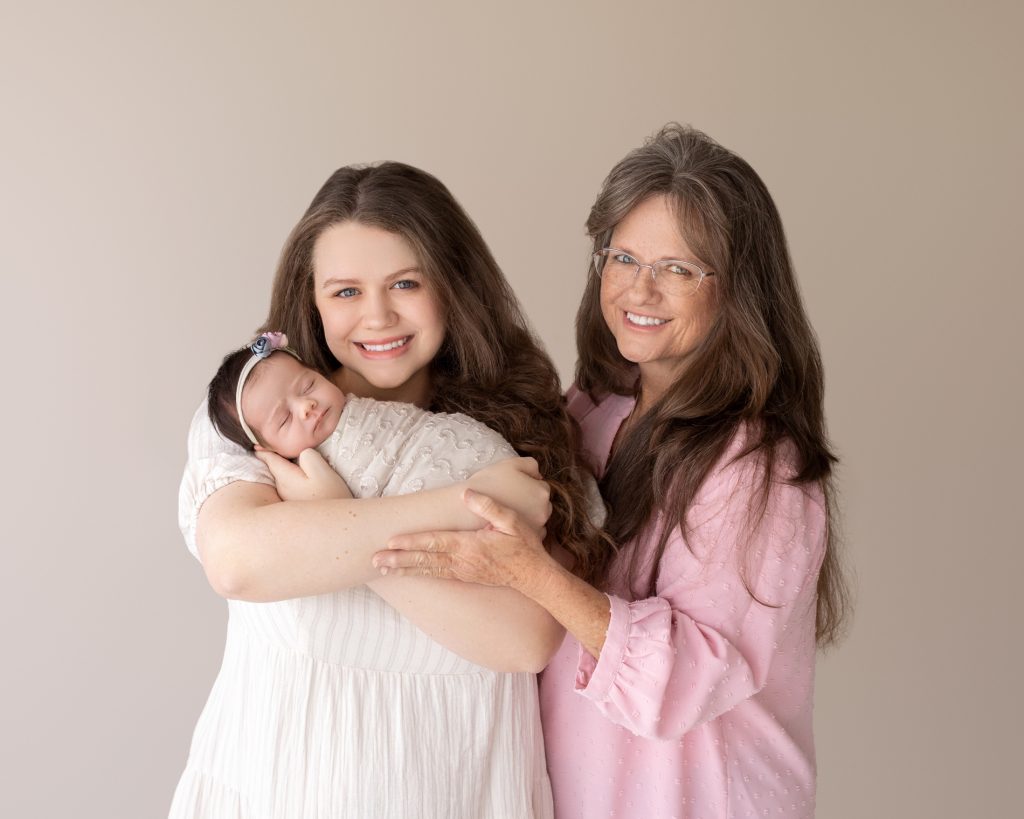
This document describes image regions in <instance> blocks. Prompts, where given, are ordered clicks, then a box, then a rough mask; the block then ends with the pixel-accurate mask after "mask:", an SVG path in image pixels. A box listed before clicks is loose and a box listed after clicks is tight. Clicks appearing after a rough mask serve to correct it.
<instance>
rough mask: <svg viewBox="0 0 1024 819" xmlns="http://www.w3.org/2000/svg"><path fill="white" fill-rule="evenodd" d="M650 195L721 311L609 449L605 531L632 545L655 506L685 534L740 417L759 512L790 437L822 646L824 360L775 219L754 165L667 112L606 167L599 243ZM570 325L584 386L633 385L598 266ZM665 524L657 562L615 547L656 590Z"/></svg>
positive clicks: (604, 562)
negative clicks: (815, 522)
mask: <svg viewBox="0 0 1024 819" xmlns="http://www.w3.org/2000/svg"><path fill="white" fill-rule="evenodd" d="M656 194H664V195H666V196H668V197H669V201H670V202H671V203H672V206H673V208H674V210H675V211H676V213H677V215H678V218H679V227H680V231H681V233H682V235H683V236H684V237H685V239H686V242H687V244H688V245H689V246H690V248H691V249H692V250H693V252H694V253H695V254H697V256H698V257H699V258H700V259H701V260H702V261H703V262H705V263H706V264H707V265H708V266H709V269H710V270H712V271H714V273H715V276H714V279H713V280H708V282H705V284H704V285H702V286H706V285H707V284H708V283H709V282H711V281H713V282H714V284H713V286H714V287H716V288H717V293H716V302H717V308H716V312H717V315H716V317H715V318H714V320H713V324H712V326H711V329H710V331H709V332H708V334H707V337H706V338H705V340H704V341H703V343H701V344H700V345H699V347H698V348H697V349H696V350H694V351H693V352H692V353H691V354H690V356H689V357H688V360H687V362H686V367H685V369H684V370H683V371H682V374H681V375H680V376H679V378H678V379H677V380H676V382H675V383H674V384H673V385H672V386H671V387H670V389H669V390H668V391H667V392H666V394H665V395H664V396H662V397H661V399H660V400H658V401H657V403H656V404H655V405H654V406H653V407H652V408H651V409H650V410H649V411H648V412H647V413H646V415H645V416H644V417H643V418H642V419H640V420H639V421H638V422H637V423H636V425H635V426H634V427H633V428H632V429H631V430H630V431H629V432H628V433H627V435H626V437H625V438H624V440H623V441H622V442H621V443H620V445H619V446H618V447H617V448H616V450H615V453H614V455H613V457H612V459H611V461H610V463H609V464H608V468H607V471H606V472H605V475H604V478H603V479H602V482H601V490H602V494H603V495H604V498H605V500H606V502H607V503H608V505H609V518H608V520H607V522H606V524H605V529H606V531H607V532H608V534H609V535H611V537H612V539H613V540H614V541H615V542H616V543H619V544H626V543H629V542H630V541H631V540H632V539H633V538H634V537H635V536H636V535H638V534H639V533H640V531H641V530H642V529H643V527H644V525H645V524H646V523H647V521H648V520H649V519H650V517H651V515H652V514H654V513H655V511H657V510H662V511H663V512H664V513H665V514H666V515H667V516H668V519H669V520H670V521H673V522H676V523H678V524H679V525H680V526H681V527H682V529H683V531H684V532H685V531H686V515H687V510H688V509H689V507H690V504H691V503H692V502H693V500H694V498H695V496H696V494H697V491H698V490H699V488H700V486H701V484H702V483H703V482H704V481H705V479H706V478H707V477H708V474H709V473H710V471H711V469H712V468H713V467H714V466H715V464H716V462H717V461H718V460H719V459H720V458H721V457H722V455H723V454H724V452H725V451H726V449H727V447H728V445H729V443H730V442H731V441H732V440H733V439H734V437H735V436H736V435H737V433H738V432H739V430H740V427H741V425H745V426H746V427H748V428H749V429H750V430H751V432H752V433H753V434H752V435H751V437H750V439H749V444H748V446H747V447H746V449H745V452H744V453H743V455H749V454H754V455H755V457H758V458H760V459H761V464H762V465H763V466H764V472H763V474H764V481H763V485H762V486H761V487H760V490H761V491H760V505H759V508H758V509H753V510H751V513H752V515H753V518H754V520H753V521H752V524H753V523H756V521H757V520H759V519H760V517H761V516H762V515H763V513H764V506H765V504H766V503H767V500H768V492H769V489H770V481H771V479H772V475H773V471H774V469H775V467H776V464H777V459H778V458H779V456H780V451H781V448H782V447H787V448H789V447H792V450H790V451H795V453H796V459H797V464H796V467H797V474H796V475H795V477H794V478H793V479H792V480H793V482H794V483H797V484H818V485H820V486H821V487H822V489H823V491H824V493H825V499H826V514H827V532H828V534H827V538H828V540H827V543H826V549H825V557H824V562H823V564H822V566H821V571H820V574H819V577H818V600H817V624H816V625H817V628H816V634H817V639H818V643H819V645H822V646H825V645H828V644H830V643H833V642H835V641H836V640H837V639H838V637H839V636H840V634H841V630H842V626H843V622H844V618H845V614H846V611H847V609H848V595H847V587H846V584H845V582H844V579H843V575H842V571H841V566H840V563H839V560H838V556H837V553H836V546H837V537H836V535H835V529H836V527H835V517H836V516H835V512H834V503H833V499H834V490H833V487H832V469H833V466H834V464H835V463H836V458H835V456H834V455H833V454H832V452H831V450H830V448H829V444H828V440H827V437H826V433H825V421H824V375H823V371H822V365H821V357H820V355H819V353H818V344H817V340H816V338H815V335H814V331H813V330H812V329H811V325H810V322H809V321H808V319H807V315H806V313H805V312H804V308H803V304H802V303H801V299H800V294H799V290H798V288H797V284H796V279H795V277H794V275H793V269H792V264H791V262H790V258H789V251H788V249H787V246H786V239H785V235H784V233H783V230H782V220H781V219H780V217H779V213H778V211H777V209H776V207H775V203H774V202H773V201H772V198H771V196H770V195H769V193H768V189H767V188H766V187H765V185H764V183H763V182H762V181H761V179H760V177H758V175H757V174H756V173H755V172H754V169H753V168H751V167H750V165H748V164H747V163H746V162H745V161H744V160H743V159H741V158H740V157H738V156H736V155H735V154H734V153H732V152H731V151H728V150H726V149H725V148H723V147H722V146H720V145H719V144H718V143H716V142H715V141H714V140H712V139H711V138H710V137H708V136H706V135H705V134H703V133H701V132H700V131H697V130H694V129H692V128H688V127H684V126H680V125H677V124H675V123H672V124H669V125H667V126H665V128H663V129H662V130H661V131H660V132H659V133H658V134H656V135H655V136H654V137H652V138H651V139H650V140H648V141H647V142H646V143H645V144H644V145H643V146H642V147H640V148H638V149H636V150H635V151H633V152H632V153H630V154H628V155H627V156H626V157H625V158H624V159H623V160H622V161H621V162H619V163H618V164H617V165H616V166H615V167H614V168H613V169H612V171H611V173H610V174H609V175H608V178H607V179H606V180H605V182H604V186H603V188H602V190H601V192H600V194H599V195H598V197H597V201H596V202H595V203H594V206H593V208H592V209H591V212H590V217H589V219H588V220H587V232H588V233H589V235H590V236H591V238H592V239H593V242H594V250H595V251H597V250H600V249H601V248H603V247H606V246H607V245H608V244H609V240H610V238H611V235H612V231H613V230H614V228H615V226H616V225H617V224H618V223H619V222H620V221H621V220H622V219H623V218H624V217H625V216H626V214H628V213H629V212H630V211H631V210H632V209H633V208H634V207H635V206H636V205H637V204H639V203H640V202H642V201H643V200H645V199H646V198H648V197H650V196H652V195H656ZM576 327H577V347H578V350H579V363H578V365H577V371H576V378H577V383H578V384H579V386H580V387H581V388H582V389H584V390H586V391H587V392H589V393H590V394H591V395H592V396H593V397H595V398H597V399H599V398H600V396H601V395H602V394H605V395H607V394H608V393H618V394H620V395H632V394H635V392H636V389H637V374H636V368H635V366H634V365H632V364H631V363H630V362H628V361H627V360H626V359H625V358H623V357H622V356H621V355H620V354H619V351H618V348H617V346H616V342H615V338H614V337H613V336H612V334H611V332H610V331H609V329H608V327H607V325H606V324H605V321H604V318H603V317H602V315H601V304H600V280H599V279H598V277H597V275H596V272H595V271H593V269H592V270H591V276H590V278H589V281H588V284H587V288H586V292H585V293H584V296H583V302H582V303H581V305H580V309H579V313H578V315H577V323H576ZM671 529H672V527H671V526H666V527H665V528H664V531H663V534H662V537H661V541H660V544H659V547H658V550H657V552H656V554H655V557H654V559H653V561H651V562H646V563H644V565H637V563H638V561H634V560H630V559H629V558H630V554H629V553H628V552H627V553H626V554H624V555H623V556H622V557H623V560H624V561H625V563H624V564H623V565H628V566H629V567H630V568H629V572H628V582H629V584H630V587H631V588H632V589H633V591H634V593H636V594H638V595H640V596H649V595H652V594H654V590H655V581H656V572H657V566H658V565H659V563H660V560H661V557H662V554H663V553H664V550H665V545H666V542H667V538H668V535H669V534H670V531H671ZM625 548H626V549H629V548H630V547H628V546H627V547H625ZM613 559H616V558H615V554H614V553H613V552H611V551H608V552H605V553H604V554H603V555H602V558H601V559H599V560H598V561H596V562H595V563H594V566H593V569H592V570H591V572H590V573H589V574H588V575H587V579H589V580H590V581H591V582H592V583H594V584H595V585H598V586H599V587H600V586H604V585H606V584H607V582H608V576H609V571H610V568H611V564H612V561H613ZM747 585H748V589H749V588H750V584H749V583H748V584H747ZM752 593H753V592H752ZM762 602H764V603H766V604H769V605H770V602H769V601H762Z"/></svg>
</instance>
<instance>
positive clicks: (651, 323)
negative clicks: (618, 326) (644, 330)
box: [626, 311, 668, 327]
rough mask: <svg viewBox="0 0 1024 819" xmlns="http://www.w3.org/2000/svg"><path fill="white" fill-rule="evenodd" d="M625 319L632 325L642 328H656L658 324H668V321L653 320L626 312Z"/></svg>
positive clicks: (649, 317) (651, 317)
mask: <svg viewBox="0 0 1024 819" xmlns="http://www.w3.org/2000/svg"><path fill="white" fill-rule="evenodd" d="M626 318H628V319H629V320H630V322H631V323H633V324H639V325H640V326H642V327H656V326H657V325H659V324H668V319H660V318H654V316H638V315H637V314H636V313H630V312H628V311H627V312H626Z"/></svg>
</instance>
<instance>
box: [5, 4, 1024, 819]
mask: <svg viewBox="0 0 1024 819" xmlns="http://www.w3.org/2000/svg"><path fill="white" fill-rule="evenodd" d="M0 9H2V11H0V123H2V128H0V229H2V232H3V240H2V242H0V273H2V305H3V314H4V317H3V326H2V327H0V334H2V337H3V338H4V339H5V342H6V343H5V350H6V355H5V356H4V362H5V365H6V368H7V373H6V376H5V377H4V383H5V386H4V390H3V400H2V402H0V430H3V438H4V447H3V451H4V453H5V456H6V457H5V458H4V469H3V492H2V498H3V504H4V506H3V515H2V524H0V525H2V527H3V530H2V531H3V535H2V545H3V551H2V556H3V560H2V569H0V572H2V577H3V584H2V593H0V623H2V628H3V643H2V650H3V668H4V670H3V674H2V676H0V709H2V710H0V716H2V724H0V815H3V816H5V817H12V819H13V817H18V818H19V819H21V818H22V817H72V816H73V817H105V818H106V817H125V818H126V819H129V818H130V819H134V818H135V817H159V816H161V815H164V814H165V812H166V810H167V807H168V804H169V801H170V797H171V793H172V791H173V788H174V784H175V782H176V780H177V777H178V775H179V773H180V771H181V768H182V766H183V764H184V762H185V757H186V754H187V750H188V743H189V738H190V736H191V732H192V728H193V726H194V724H195V720H196V717H197V716H198V714H199V711H200V708H201V707H202V704H203V702H204V700H205V697H206V695H207V693H208V691H209V688H210V684H211V683H212V681H213V677H214V675H215V673H216V670H217V667H218V663H219V660H220V653H221V649H222V646H223V639H224V628H225V605H224V603H223V601H221V600H220V599H219V598H217V597H216V596H215V595H214V594H213V592H212V591H210V589H209V587H208V586H207V585H206V583H205V581H204V578H203V576H202V573H201V571H200V569H199V566H198V565H197V564H196V563H195V561H193V560H192V558H191V557H190V556H189V555H188V553H187V552H186V550H185V548H184V546H183V544H182V542H181V539H180V536H179V534H178V532H177V528H176V522H175V495H176V489H177V483H178V479H179V475H180V470H181V468H182V465H183V461H184V436H185V430H186V427H187V424H188V420H189V417H190V415H191V412H192V410H193V409H194V408H195V406H196V405H197V403H198V402H199V400H200V397H201V394H202V390H203V387H204V385H205V383H206V381H207V380H208V378H209V377H210V375H211V374H212V371H213V369H214V368H215V365H216V363H217V361H218V358H219V356H220V355H221V354H223V353H224V351H225V350H227V349H229V348H231V347H233V346H237V345H239V344H240V343H242V342H244V341H245V340H246V339H247V338H248V337H249V335H250V333H251V331H252V330H253V328H255V327H256V326H257V325H258V324H259V323H260V321H261V320H262V318H263V316H264V314H265V310H266V307H267V303H268V297H269V290H270V280H271V275H272V271H273V268H274V264H275V261H276V256H277V253H278V251H279V249H280V247H281V245H282V243H283V241H284V239H285V236H286V234H287V233H288V231H289V229H290V228H291V226H292V225H293V224H294V222H295V221H296V220H297V219H298V217H299V215H300V214H301V212H302V211H303V209H304V208H305V206H306V205H307V204H308V202H309V200H310V198H311V197H312V195H313V193H314V192H315V191H316V189H317V188H318V186H319V185H320V183H321V182H322V181H323V180H324V179H325V178H326V177H327V175H328V174H329V173H330V172H331V171H332V170H334V169H335V168H336V167H338V166H340V165H342V164H346V163H351V162H358V161H370V160H376V159H383V158H395V159H401V160H404V161H407V162H410V163H413V164H416V165H419V166H422V167H424V168H426V169H428V170H430V171H432V172H433V173H435V174H437V175H438V176H439V177H440V178H441V179H442V180H444V181H445V182H446V183H447V184H448V185H449V186H450V187H451V189H452V191H453V192H454V193H455V195H456V196H457V197H458V198H459V199H460V200H461V202H462V203H463V204H464V205H465V206H466V208H467V210H468V211H469V212H470V213H471V214H472V216H473V217H474V219H475V220H476V221H477V222H478V224H479V225H480V227H481V229H482V231H483V234H484V235H485V236H486V237H487V239H488V241H489V242H490V243H491V246H492V247H493V249H494V251H495V253H496V255H497V257H498V259H499V261H500V262H501V263H502V265H503V267H504V269H505V271H506V272H507V274H508V276H509V278H510V279H511V281H512V283H513V285H514V287H515V289H516V291H517V292H518V293H519V294H520V296H521V297H522V300H523V302H524V304H525V307H526V310H527V312H528V313H529V315H530V317H531V319H532V321H533V322H534V325H535V327H536V329H537V331H538V333H539V334H540V336H541V337H542V339H543V340H544V342H545V344H546V345H547V346H548V348H549V349H550V350H551V352H552V354H553V356H554V357H555V359H556V361H557V363H558V365H559V367H560V370H561V372H562V374H563V377H564V378H566V379H567V378H568V377H569V376H570V374H571V372H572V365H573V361H574V349H573V316H574V311H575V307H576V302H577V300H578V298H579V295H580V293H581V291H582V284H583V279H584V275H585V268H586V254H587V246H586V242H585V240H584V237H583V228H582V226H583V221H584V218H585V216H586V213H587V210H588V207H589V205H590V203H591V201H592V199H593V197H594V195H595V194H596V192H597V189H598V187H599V185H600V183H601V180H602V178H603V176H604V174H605V173H606V172H607V171H608V169H609V168H610V167H611V165H612V164H613V163H614V162H615V161H616V160H618V159H619V158H620V157H621V156H622V155H623V154H624V153H625V152H626V151H627V150H629V149H630V148H632V147H634V146H635V145H637V144H638V143H639V142H640V141H641V139H642V138H643V137H644V136H646V135H647V134H649V133H650V132H652V131H654V130H655V129H656V128H657V127H658V126H660V125H661V124H662V123H664V122H665V121H667V120H670V119H676V120H680V121H683V122H689V123H692V124H694V125H696V126H698V127H700V128H702V129H704V130H706V131H707V132H709V133H710V134H711V135H713V136H714V137H716V138H717V139H718V140H719V141H721V142H723V143H724V144H725V145H727V146H729V147H731V148H733V149H734V150H736V151H737V152H739V153H740V154H741V155H743V156H744V157H746V158H747V159H748V160H749V161H750V162H751V164H753V165H754V167H755V168H756V169H757V170H758V171H759V172H760V173H761V175H762V176H763V177H764V179H765V180H766V182H767V184H768V186H769V188H770V189H771V191H772V192H773V194H774V196H775V198H776V201H777V203H778V205H779V208H780V210H781V212H782V216H783V220H784V222H785V225H786V228H787V232H788V236H789V240H790V244H791V248H792V253H793V256H794V258H795V261H796V267H797V271H798V274H799V276H800V279H801V283H802V287H803V292H804V295H805V298H806V301H807V305H808V309H809V311H810V314H811V317H812V320H813V322H814V324H815V326H816V328H817V330H818V333H819V335H820V339H821V344H822V349H823V353H824V357H825V362H826V367H827V373H828V415H829V423H830V429H831V434H832V436H833V439H834V442H835V445H836V448H837V449H838V451H839V453H840V455H841V457H842V473H841V480H842V491H843V505H844V508H845V528H846V535H847V540H848V559H849V561H850V562H851V563H852V564H853V565H854V566H855V568H856V573H857V587H858V607H857V612H856V618H855V621H854V626H853V629H852V631H851V633H850V636H849V639H848V640H847V641H846V642H845V644H843V645H842V646H841V647H840V648H839V649H838V650H837V651H835V652H833V653H831V654H830V655H828V656H827V657H825V658H824V659H823V661H822V662H821V663H820V664H819V677H818V690H817V708H816V731H817V742H818V756H819V760H818V761H819V771H820V792H819V815H820V816H822V817H829V819H832V818H833V817H835V818H836V819H847V818H849V819H854V818H855V817H856V818H857V819H859V818H860V817H866V816H882V817H931V818H932V819H935V818H936V817H965V816H970V817H1002V816H1010V815H1016V814H1015V810H1014V809H1015V807H1016V806H1017V804H1018V802H1019V800H1018V799H1017V798H1016V792H1017V782H1018V780H1019V777H1020V767H1021V763H1022V762H1024V759H1022V756H1021V751H1020V748H1021V743H1020V737H1021V735H1022V728H1024V726H1022V721H1021V705H1020V694H1019V691H1020V687H1021V682H1020V678H1021V671H1022V662H1021V650H1020V646H1021V642H1022V640H1021V637H1020V633H1019V631H1020V630H1019V624H1020V621H1021V618H1020V614H1019V608H1018V607H1017V606H1016V605H1015V604H1014V601H1015V599H1019V598H1021V596H1022V592H1021V589H1022V587H1024V560H1022V557H1021V551H1022V550H1021V546H1022V545H1024V539H1022V538H1021V536H1020V528H1019V513H1018V509H1019V505H1020V501H1019V495H1020V489H1021V480H1020V467H1019V464H1020V463H1021V455H1022V452H1021V434H1020V426H1019V419H1020V417H1021V410H1022V406H1021V404H1022V401H1021V394H1022V390H1021V386H1020V380H1021V378H1020V377H1021V373H1022V367H1021V356H1020V330H1019V328H1020V326H1021V321H1020V313H1021V309H1022V305H1024V298H1022V297H1024V288H1022V285H1021V278H1020V275H1021V268H1022V264H1021V251H1020V247H1019V242H1020V235H1021V215H1022V214H1021V205H1020V190H1021V185H1022V184H1024V172H1022V170H1024V169H1022V159H1021V155H1022V150H1021V149H1022V137H1021V134H1022V126H1024V116H1022V107H1021V102H1020V99H1021V97H1020V89H1021V78H1022V76H1024V61H1022V58H1021V56H1020V53H1021V51H1020V49H1019V47H1018V45H1019V39H1020V35H1021V33H1022V30H1024V26H1022V23H1024V15H1022V12H1021V10H1020V6H1019V4H1017V3H1013V2H1006V3H1001V2H972V3H968V2H963V3H957V2H913V3H902V2H860V3H818V2H800V3H797V2H707V3H698V2H684V0H674V2H647V1H646V0H639V1H637V2H630V3H626V2H619V3H611V2H603V1H602V2H582V1H580V2H573V3H559V2H556V1H555V0H552V2H546V3H535V2H532V0H531V1H530V2H520V3H514V4H510V3H497V2H490V1H489V0H478V1H477V2H465V3H455V2H437V3H414V2H406V3H391V2H377V3H369V2H364V3H344V2H326V1H322V2H318V1H317V0H300V1H299V2H294V3H291V4H289V5H287V6H286V5H285V4H283V3H272V2H250V3H243V2H216V0H214V2H203V3H199V2H184V3H182V2H176V3H169V2H153V3H145V2H144V3H138V2H133V3H129V2H123V3H115V2H91V3H90V2H82V3H77V2H70V0H68V2H60V3H51V2H45V0H44V1H43V2H38V3H32V4H29V3H26V2H11V1H10V0H3V2H2V5H0Z"/></svg>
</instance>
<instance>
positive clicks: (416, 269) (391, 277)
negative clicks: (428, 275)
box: [384, 264, 423, 282]
mask: <svg viewBox="0 0 1024 819" xmlns="http://www.w3.org/2000/svg"><path fill="white" fill-rule="evenodd" d="M410 273H420V274H422V273H423V271H422V270H420V267H419V265H415V264H414V265H412V266H411V267H403V268H402V269H401V270H396V271H395V272H394V273H392V274H390V275H389V276H387V277H386V278H385V279H384V281H388V282H390V281H394V280H395V279H400V278H402V276H408V275H409V274H410Z"/></svg>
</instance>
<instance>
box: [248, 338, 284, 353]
mask: <svg viewBox="0 0 1024 819" xmlns="http://www.w3.org/2000/svg"><path fill="white" fill-rule="evenodd" d="M287 346H288V336H286V335H285V334H284V333H262V334H260V336H259V337H258V338H257V339H256V340H255V341H254V342H253V343H252V344H251V345H250V346H249V349H250V350H252V354H253V355H254V356H256V358H259V359H264V358H266V357H267V356H268V355H270V354H271V353H272V352H274V351H275V350H280V349H282V348H284V347H287Z"/></svg>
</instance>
